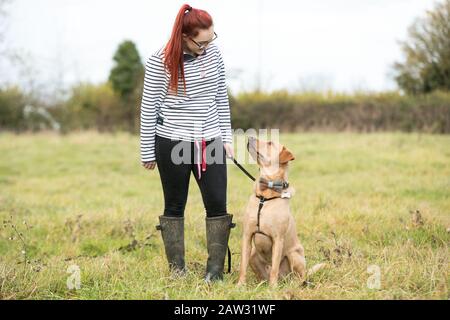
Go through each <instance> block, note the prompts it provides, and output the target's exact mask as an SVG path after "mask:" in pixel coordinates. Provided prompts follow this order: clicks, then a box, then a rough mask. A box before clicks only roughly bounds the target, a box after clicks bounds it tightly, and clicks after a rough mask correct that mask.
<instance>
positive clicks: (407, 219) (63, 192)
mask: <svg viewBox="0 0 450 320" xmlns="http://www.w3.org/2000/svg"><path fill="white" fill-rule="evenodd" d="M281 142H282V143H283V144H285V145H286V146H287V147H288V148H289V149H291V150H292V151H293V153H294V154H295V156H296V159H295V160H294V161H293V162H291V166H290V171H289V180H290V183H291V185H293V186H294V188H295V189H296V190H297V193H296V195H295V197H294V198H293V199H292V200H291V207H292V212H293V214H294V215H295V219H296V223H297V230H298V235H299V238H300V240H301V242H302V244H303V245H304V247H305V252H306V258H307V262H308V264H309V266H312V265H313V264H315V263H319V262H327V264H328V267H327V268H325V269H323V270H321V271H319V272H318V273H316V274H314V275H313V276H312V277H311V278H310V279H309V281H308V283H306V284H304V285H301V284H300V283H299V282H298V281H296V279H293V278H287V279H285V280H283V281H281V283H280V284H279V286H278V287H277V288H270V287H269V286H268V285H267V283H265V282H263V283H258V282H257V281H256V279H255V277H254V275H253V273H252V272H251V271H250V272H249V283H248V285H247V287H245V288H237V287H236V282H237V277H238V267H239V258H240V255H239V253H240V240H241V231H242V224H241V222H242V216H243V213H244V208H245V205H246V202H247V200H248V197H249V195H250V194H251V191H252V183H251V181H250V180H249V179H248V177H246V176H245V175H244V174H243V173H242V172H241V171H240V170H239V169H238V168H237V167H236V166H235V165H234V164H232V163H230V165H229V166H228V174H229V185H228V207H229V212H230V213H232V214H234V215H235V221H236V222H237V227H236V228H235V229H233V230H232V234H231V239H230V246H231V249H232V251H233V253H234V255H233V258H234V259H233V268H232V271H233V272H232V274H226V275H225V281H223V282H219V283H215V284H214V285H207V284H205V283H203V281H202V276H203V273H204V268H205V264H206V258H207V254H206V243H205V226H204V216H205V213H204V208H203V203H202V201H201V195H200V192H199V190H198V187H197V185H196V183H195V180H194V179H193V177H191V186H190V193H189V197H188V203H187V208H186V213H185V215H186V261H187V264H188V268H189V269H190V270H191V273H190V274H189V275H188V276H187V278H185V279H178V280H173V279H171V278H170V277H169V273H168V269H167V262H166V260H165V256H164V248H163V243H162V240H161V237H160V234H159V232H158V231H156V230H155V225H156V224H157V222H158V215H160V214H161V213H162V210H163V193H162V189H161V185H160V180H159V175H158V171H157V169H155V170H154V171H146V170H145V169H143V168H142V167H141V165H140V160H139V141H138V137H136V136H131V135H128V134H126V133H119V134H116V135H112V134H111V135H107V134H98V133H95V132H84V133H77V134H75V133H74V134H70V135H67V136H58V135H55V134H49V133H41V134H37V135H31V134H23V135H14V134H11V133H2V134H0V155H1V156H0V222H1V221H3V220H9V219H10V217H11V216H12V221H13V223H15V224H16V228H17V229H18V230H19V231H20V232H22V233H23V237H24V241H25V243H26V257H27V259H28V260H29V262H28V263H26V264H25V263H23V260H24V255H23V254H22V252H21V251H22V245H21V242H20V240H17V239H15V240H9V239H8V238H9V237H11V236H12V235H14V231H13V228H12V227H11V225H10V224H8V223H7V224H6V225H5V226H4V227H2V228H0V298H2V299H42V298H48V299H67V298H69V299H133V298H136V299H269V298H273V299H448V298H449V285H450V282H449V273H448V270H449V268H448V267H449V265H448V263H449V251H448V246H449V240H450V233H449V229H448V228H449V227H450V136H439V135H420V134H398V133H379V134H378V133H377V134H353V133H341V134H314V133H308V134H285V135H282V136H281ZM245 166H246V168H247V169H248V170H249V171H251V172H253V173H255V174H256V172H257V171H256V167H255V166H254V165H249V164H247V165H245ZM415 210H419V211H420V213H421V215H422V217H423V220H424V221H423V225H418V224H414V223H413V220H412V214H411V213H410V212H411V211H415ZM80 215H81V216H80ZM79 216H80V217H79ZM77 217H78V218H77ZM77 219H78V220H77ZM23 221H26V223H27V224H28V225H30V226H31V228H27V226H26V225H25V224H23ZM133 239H135V240H136V241H137V242H135V243H134V245H133V244H132V241H133ZM127 246H128V247H127ZM119 248H122V249H119ZM127 248H128V249H129V250H126V249H127ZM73 264H75V265H78V266H79V268H80V271H81V288H80V289H79V290H69V289H68V288H67V286H66V281H67V278H68V277H69V276H70V274H69V273H67V269H68V267H69V266H71V265H73ZM370 265H377V266H379V268H380V271H381V288H380V289H369V288H368V287H367V281H368V278H369V277H370V276H371V274H369V273H368V270H367V268H368V267H369V266H370Z"/></svg>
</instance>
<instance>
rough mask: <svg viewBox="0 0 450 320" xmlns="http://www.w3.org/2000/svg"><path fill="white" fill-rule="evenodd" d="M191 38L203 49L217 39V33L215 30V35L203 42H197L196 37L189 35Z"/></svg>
mask: <svg viewBox="0 0 450 320" xmlns="http://www.w3.org/2000/svg"><path fill="white" fill-rule="evenodd" d="M189 39H191V40H192V41H193V42H194V43H195V44H196V45H197V47H198V48H199V49H203V48H205V47H206V46H207V45H209V44H210V43H211V42H213V41H214V40H216V39H217V33H216V32H215V31H214V37H213V38H212V39H211V40H209V41H201V42H197V41H195V40H194V39H192V38H191V37H189Z"/></svg>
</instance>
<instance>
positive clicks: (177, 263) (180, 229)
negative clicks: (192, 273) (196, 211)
mask: <svg viewBox="0 0 450 320" xmlns="http://www.w3.org/2000/svg"><path fill="white" fill-rule="evenodd" d="M159 223H160V224H159V225H157V226H156V229H157V230H160V231H161V235H162V239H163V241H164V248H165V251H166V257H167V261H168V263H169V269H170V271H171V272H172V274H174V275H176V276H184V275H186V271H187V270H186V266H185V262H184V217H168V216H159Z"/></svg>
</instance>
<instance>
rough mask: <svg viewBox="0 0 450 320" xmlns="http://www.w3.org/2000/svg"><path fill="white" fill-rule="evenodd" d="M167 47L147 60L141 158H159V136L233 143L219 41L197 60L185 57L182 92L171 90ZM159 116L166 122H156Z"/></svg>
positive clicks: (180, 81) (143, 99)
mask: <svg viewBox="0 0 450 320" xmlns="http://www.w3.org/2000/svg"><path fill="white" fill-rule="evenodd" d="M163 59H164V52H163V48H160V49H158V50H157V51H156V52H154V53H153V54H152V55H151V56H150V57H149V58H148V59H147V61H146V64H145V78H144V89H143V94H142V103H141V129H140V142H141V160H142V162H148V161H155V159H156V158H155V135H158V136H162V137H165V138H170V139H179V140H184V141H191V142H192V141H194V140H201V138H202V137H203V138H205V139H206V140H210V139H213V138H216V137H218V136H221V137H222V140H223V141H224V142H229V143H232V133H231V119H230V106H229V100H228V93H227V85H226V79H225V65H224V62H223V58H222V54H221V52H220V50H219V48H218V47H217V45H216V44H214V43H211V44H210V45H209V46H208V47H207V48H206V49H205V52H204V53H203V54H202V55H200V56H198V57H196V58H195V59H189V60H185V62H184V75H185V79H186V94H185V93H184V87H183V81H182V80H181V78H180V80H179V82H178V94H177V95H175V94H174V93H172V92H170V93H169V92H168V85H169V75H168V74H167V72H166V71H165V70H164V64H163ZM157 115H159V116H160V117H161V118H162V121H158V122H157V121H156V120H157Z"/></svg>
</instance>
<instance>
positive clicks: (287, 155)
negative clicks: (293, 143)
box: [279, 146, 295, 163]
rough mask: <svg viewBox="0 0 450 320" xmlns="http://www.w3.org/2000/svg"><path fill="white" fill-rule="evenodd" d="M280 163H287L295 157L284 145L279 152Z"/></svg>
mask: <svg viewBox="0 0 450 320" xmlns="http://www.w3.org/2000/svg"><path fill="white" fill-rule="evenodd" d="M279 159H280V163H288V162H289V161H291V160H294V159H295V157H294V155H293V154H292V152H291V151H289V149H288V148H286V147H285V146H283V149H282V150H281V152H280V158H279Z"/></svg>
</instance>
